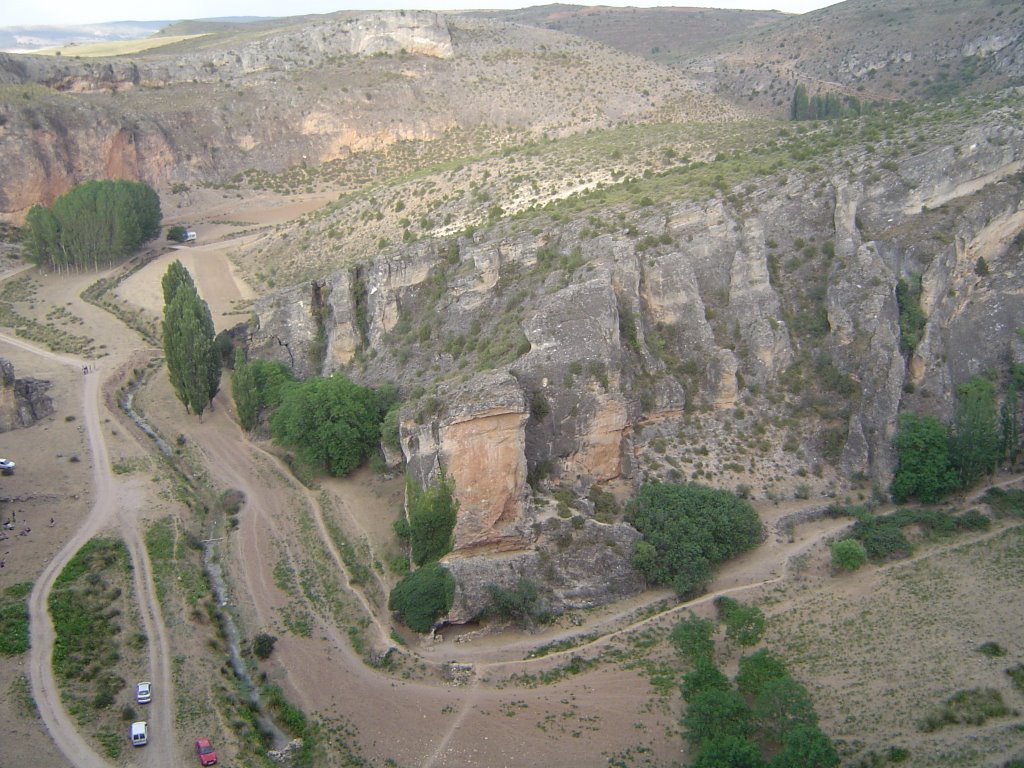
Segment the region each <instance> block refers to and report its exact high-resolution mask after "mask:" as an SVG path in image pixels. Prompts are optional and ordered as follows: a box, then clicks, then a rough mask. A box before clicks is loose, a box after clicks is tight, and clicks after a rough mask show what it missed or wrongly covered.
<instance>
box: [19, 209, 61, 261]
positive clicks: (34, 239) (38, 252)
mask: <svg viewBox="0 0 1024 768" xmlns="http://www.w3.org/2000/svg"><path fill="white" fill-rule="evenodd" d="M25 245H26V247H27V248H28V254H29V260H30V261H32V263H34V264H37V265H39V266H49V268H50V269H55V270H57V271H58V272H62V271H63V270H64V269H65V268H66V267H67V265H68V264H67V254H65V252H64V250H63V249H62V248H61V245H60V222H59V221H57V217H56V216H54V214H53V211H52V210H50V209H49V208H47V207H46V206H44V205H39V204H36V205H33V206H32V207H31V208H29V210H28V215H27V216H26V217H25Z"/></svg>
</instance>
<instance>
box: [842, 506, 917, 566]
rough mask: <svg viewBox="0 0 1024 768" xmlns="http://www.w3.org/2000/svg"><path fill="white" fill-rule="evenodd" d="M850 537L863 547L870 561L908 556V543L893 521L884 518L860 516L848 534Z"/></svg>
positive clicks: (867, 515) (909, 548)
mask: <svg viewBox="0 0 1024 768" xmlns="http://www.w3.org/2000/svg"><path fill="white" fill-rule="evenodd" d="M850 535H851V537H853V538H855V539H857V540H858V541H860V542H861V544H863V545H864V550H865V552H867V555H868V557H869V558H870V559H871V560H875V561H879V560H890V559H893V558H899V557H906V556H907V555H909V554H910V551H911V547H910V542H909V541H907V538H906V536H904V535H903V531H902V530H900V527H899V526H898V525H897V524H896V522H895V521H893V520H891V519H887V518H885V517H873V516H872V515H870V514H864V515H862V516H861V517H860V518H859V519H858V520H857V522H856V523H854V524H853V529H852V530H851V532H850Z"/></svg>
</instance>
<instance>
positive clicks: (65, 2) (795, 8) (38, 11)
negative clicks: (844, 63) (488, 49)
mask: <svg viewBox="0 0 1024 768" xmlns="http://www.w3.org/2000/svg"><path fill="white" fill-rule="evenodd" d="M836 2H838V0H668V1H667V2H658V1H657V0H654V1H653V2H638V1H637V0H632V2H630V1H629V0H623V1H622V2H620V1H619V0H605V2H602V3H598V2H594V3H593V4H594V5H614V6H631V5H632V6H637V7H651V6H659V5H670V6H680V7H703V8H746V9H749V10H759V11H763V10H777V11H785V12H787V13H805V12H807V11H813V10H815V9H817V8H824V7H825V6H827V5H835V4H836ZM538 4H540V3H539V2H530V1H529V0H527V2H516V0H464V1H463V2H460V0H369V2H367V1H366V0H362V2H349V3H345V0H292V2H290V3H282V2H280V0H177V1H176V2H172V3H152V4H150V3H140V2H138V0H91V2H81V0H28V1H26V0H21V1H20V2H19V0H0V27H15V26H23V25H39V24H95V23H99V22H105V21H153V20H176V19H208V18H217V17H222V16H282V15H287V16H297V15H301V14H307V13H333V12H334V11H341V10H348V9H351V8H358V9H366V10H371V9H372V10H377V9H385V8H392V9H399V8H405V9H406V10H411V9H424V10H452V9H459V8H525V7H527V6H530V5H538ZM579 4H581V5H583V4H589V3H582V2H581V3H579Z"/></svg>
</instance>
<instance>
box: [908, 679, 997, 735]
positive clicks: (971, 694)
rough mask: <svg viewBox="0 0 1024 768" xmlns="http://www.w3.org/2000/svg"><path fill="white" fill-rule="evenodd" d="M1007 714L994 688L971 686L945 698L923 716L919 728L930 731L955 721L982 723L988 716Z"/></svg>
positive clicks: (969, 723) (967, 723)
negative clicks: (939, 704) (940, 703)
mask: <svg viewBox="0 0 1024 768" xmlns="http://www.w3.org/2000/svg"><path fill="white" fill-rule="evenodd" d="M1008 714H1010V709H1009V707H1007V706H1006V704H1005V702H1004V701H1003V695H1002V694H1001V693H1000V692H999V691H997V690H996V689H995V688H972V689H969V690H963V691H957V692H956V693H954V694H953V695H952V696H950V697H949V698H948V699H946V701H945V702H944V703H943V704H942V705H941V706H940V707H937V708H936V709H935V710H933V711H932V712H931V713H929V714H928V716H927V717H925V719H924V720H923V721H922V722H921V723H920V728H921V730H922V731H924V732H925V733H931V732H933V731H937V730H939V729H940V728H944V727H945V726H947V725H955V724H957V723H964V724H966V725H984V724H985V722H986V721H987V720H988V719H989V718H992V717H1004V716H1006V715H1008Z"/></svg>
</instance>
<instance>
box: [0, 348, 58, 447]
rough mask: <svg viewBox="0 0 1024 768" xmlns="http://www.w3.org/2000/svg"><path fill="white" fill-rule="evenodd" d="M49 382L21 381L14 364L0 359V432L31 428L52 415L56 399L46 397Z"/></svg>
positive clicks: (37, 380) (38, 380)
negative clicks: (15, 372)
mask: <svg viewBox="0 0 1024 768" xmlns="http://www.w3.org/2000/svg"><path fill="white" fill-rule="evenodd" d="M49 388H50V382H48V381H44V380H42V379H31V378H26V379H18V378H15V375H14V365H13V364H12V363H11V362H10V361H9V360H4V359H2V358H0V432H9V431H10V430H12V429H18V428H19V427H30V426H32V425H33V424H35V423H36V422H37V421H39V420H41V419H45V418H46V417H47V416H50V415H52V414H53V399H52V398H51V397H50V396H49V395H47V394H46V391H47V390H48V389H49Z"/></svg>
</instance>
